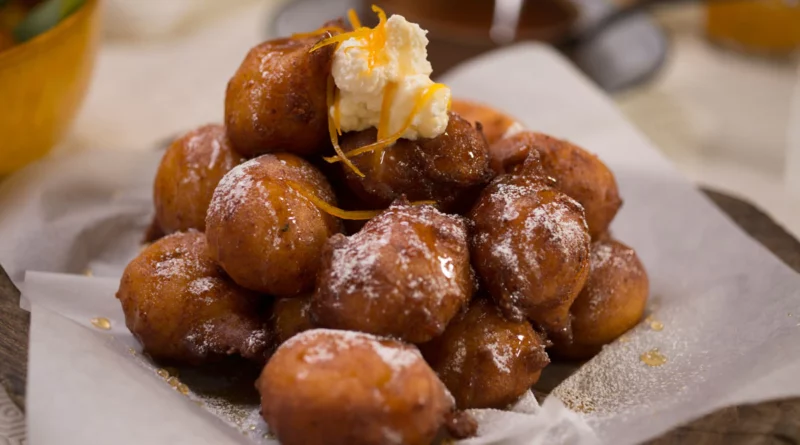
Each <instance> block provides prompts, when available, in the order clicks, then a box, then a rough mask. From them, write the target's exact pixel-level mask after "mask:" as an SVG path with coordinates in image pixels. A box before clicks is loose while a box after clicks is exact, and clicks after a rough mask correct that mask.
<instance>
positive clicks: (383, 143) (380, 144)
mask: <svg viewBox="0 0 800 445" xmlns="http://www.w3.org/2000/svg"><path fill="white" fill-rule="evenodd" d="M442 88H445V85H444V84H441V83H435V84H433V85H431V86H429V87H428V88H426V89H425V91H424V92H423V93H422V94H421V95H420V96H419V97H418V98H417V101H416V103H415V104H414V108H413V109H412V110H411V113H410V114H409V115H408V117H407V118H406V122H405V124H404V125H403V127H402V128H401V129H400V130H399V131H398V132H397V133H395V134H393V135H391V136H389V137H387V138H384V139H379V140H377V141H376V142H373V143H372V144H369V145H365V146H363V147H361V148H357V149H355V150H351V151H348V152H347V155H348V156H358V155H360V154H363V153H368V152H371V151H375V150H382V149H384V148H385V147H388V146H390V145H391V144H394V143H395V142H397V140H398V139H400V138H401V137H402V136H403V133H405V132H406V130H408V128H409V127H411V124H412V123H413V122H414V116H416V115H417V113H419V110H420V109H421V108H422V106H423V105H424V104H426V103H427V102H428V101H429V100H431V98H432V97H433V95H434V94H436V92H437V91H439V90H440V89H442ZM337 154H338V152H337ZM323 159H325V160H326V161H327V162H329V163H334V162H339V161H342V159H341V158H340V157H338V156H333V157H326V158H323ZM344 162H350V161H349V160H347V161H344Z"/></svg>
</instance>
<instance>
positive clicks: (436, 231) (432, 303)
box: [311, 202, 473, 343]
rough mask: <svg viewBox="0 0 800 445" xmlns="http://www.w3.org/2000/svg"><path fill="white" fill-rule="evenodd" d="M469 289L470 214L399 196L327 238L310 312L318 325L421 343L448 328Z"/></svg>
mask: <svg viewBox="0 0 800 445" xmlns="http://www.w3.org/2000/svg"><path fill="white" fill-rule="evenodd" d="M472 291H473V283H472V277H471V271H470V265H469V253H468V247H467V230H466V221H465V220H464V219H463V218H461V217H457V216H451V215H445V214H443V213H440V212H439V211H437V210H436V209H435V208H433V207H432V206H429V205H424V206H411V205H409V204H407V203H404V202H398V203H395V204H393V205H392V206H391V207H389V208H388V209H387V210H386V211H384V212H383V213H381V214H380V215H378V216H376V217H375V218H373V219H372V220H370V221H369V222H368V223H367V224H366V225H365V226H364V228H362V229H361V231H359V232H358V233H356V234H355V235H352V236H350V237H345V236H343V235H336V236H334V237H332V238H331V239H330V240H329V241H328V243H327V244H326V246H325V249H324V250H323V252H322V268H321V270H320V274H319V278H318V282H317V290H316V292H315V294H314V299H313V303H312V305H311V314H312V319H313V320H314V321H315V322H316V323H317V324H318V325H319V326H323V327H328V328H334V329H349V330H355V331H361V332H368V333H371V334H376V335H385V336H391V337H395V338H399V339H402V340H406V341H408V342H411V343H421V342H425V341H428V340H430V339H431V338H433V337H436V336H437V335H440V334H441V333H442V332H443V331H444V329H445V326H446V325H447V323H448V322H449V321H450V319H452V318H453V316H454V315H455V314H456V313H457V312H458V310H459V309H460V308H461V307H462V306H463V305H464V304H465V303H466V302H467V301H468V300H469V298H470V297H471V295H472Z"/></svg>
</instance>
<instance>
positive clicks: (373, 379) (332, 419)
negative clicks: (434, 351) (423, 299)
mask: <svg viewBox="0 0 800 445" xmlns="http://www.w3.org/2000/svg"><path fill="white" fill-rule="evenodd" d="M256 387H257V388H258V391H259V393H260V394H261V414H262V416H263V417H264V420H266V421H267V423H268V424H269V426H270V429H271V430H272V432H274V433H275V434H276V435H277V436H278V440H279V441H280V442H281V443H282V444H283V445H316V444H320V445H321V444H325V445H338V444H341V445H379V444H405V445H428V444H430V443H431V441H432V440H433V438H434V437H435V436H436V434H437V432H438V431H439V429H440V428H441V426H442V425H443V423H444V421H445V417H446V416H447V415H448V413H450V412H451V411H452V408H453V401H452V397H451V396H450V395H449V394H448V393H447V390H446V389H445V387H444V385H443V384H442V382H441V381H440V380H439V379H438V378H437V377H436V374H434V372H433V371H432V370H431V368H430V367H428V365H427V364H426V363H425V361H424V360H423V359H422V356H421V355H420V354H419V351H418V350H417V348H415V347H414V346H410V345H405V344H403V343H400V342H398V341H394V340H388V339H383V338H379V337H375V336H372V335H368V334H363V333H359V332H350V331H333V330H327V329H315V330H312V331H306V332H303V333H301V334H298V335H296V336H294V337H292V338H291V339H290V340H289V341H287V342H286V343H284V344H283V345H282V346H281V347H280V348H278V350H277V351H276V352H275V355H273V356H272V359H271V360H270V361H269V363H268V364H267V366H266V367H265V368H264V371H263V372H262V373H261V377H260V378H259V379H258V382H257V383H256Z"/></svg>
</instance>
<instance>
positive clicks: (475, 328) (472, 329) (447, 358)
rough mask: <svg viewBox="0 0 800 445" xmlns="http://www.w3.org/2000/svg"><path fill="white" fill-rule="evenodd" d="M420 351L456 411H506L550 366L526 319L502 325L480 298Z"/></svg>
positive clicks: (503, 321)
mask: <svg viewBox="0 0 800 445" xmlns="http://www.w3.org/2000/svg"><path fill="white" fill-rule="evenodd" d="M420 349H421V350H422V355H423V356H424V357H425V360H427V361H428V363H429V364H430V365H431V368H433V370H434V371H436V373H437V374H438V375H439V378H440V379H442V382H444V384H445V386H447V389H448V390H450V393H451V394H453V397H454V398H455V399H456V406H457V407H458V408H459V409H471V408H498V409H502V408H505V407H507V406H508V405H510V404H511V403H513V402H514V401H516V400H517V399H519V397H520V396H522V394H524V393H525V391H527V390H528V389H529V388H530V387H531V386H532V385H533V384H534V383H536V382H537V381H538V380H539V375H540V374H541V372H542V369H543V368H544V367H545V366H547V364H548V363H550V359H549V358H548V357H547V353H546V352H545V343H544V341H543V340H542V338H541V337H540V336H539V334H537V333H536V331H534V330H533V328H532V327H531V325H530V323H528V321H527V320H523V321H510V320H507V319H506V318H504V317H503V316H502V314H501V313H500V311H499V310H498V309H497V307H495V306H494V304H493V303H492V302H491V301H490V300H489V299H488V298H479V297H478V298H475V299H474V300H473V301H472V303H471V304H470V307H469V310H468V311H467V312H466V313H462V314H460V315H459V316H457V317H456V318H455V319H454V320H453V321H452V322H451V323H450V324H449V325H448V326H447V330H445V332H444V334H443V335H442V336H440V337H437V338H435V339H433V340H431V341H429V342H428V343H425V344H422V345H420Z"/></svg>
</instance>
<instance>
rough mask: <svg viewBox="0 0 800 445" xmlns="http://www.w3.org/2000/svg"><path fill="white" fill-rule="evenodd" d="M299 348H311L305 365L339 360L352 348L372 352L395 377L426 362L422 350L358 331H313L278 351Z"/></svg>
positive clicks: (285, 344) (291, 341) (289, 341)
mask: <svg viewBox="0 0 800 445" xmlns="http://www.w3.org/2000/svg"><path fill="white" fill-rule="evenodd" d="M389 342H391V343H389ZM387 343H388V344H387ZM297 344H303V345H307V346H309V345H310V347H308V349H306V350H305V353H304V355H303V361H304V362H306V363H308V364H317V363H321V362H327V361H331V360H335V359H336V357H338V356H339V354H340V353H342V352H344V351H347V350H348V349H350V348H370V349H372V351H373V352H374V353H375V355H376V356H377V357H379V358H380V359H381V360H382V361H383V363H385V364H386V365H387V366H389V368H390V369H391V370H392V371H393V372H395V373H396V372H399V371H401V370H403V369H405V368H407V367H409V366H411V365H413V364H414V363H419V362H421V361H422V356H421V355H420V353H419V350H417V349H416V348H414V347H411V346H405V345H403V344H401V343H398V342H394V341H391V340H387V339H385V338H381V337H377V336H374V335H370V334H365V333H361V332H355V331H339V330H333V329H313V330H310V331H305V332H301V333H300V334H297V335H295V336H294V337H292V338H290V339H289V340H287V341H286V342H284V343H283V344H282V345H281V346H280V347H279V348H278V350H279V351H280V350H281V349H285V348H292V347H294V345H297Z"/></svg>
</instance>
